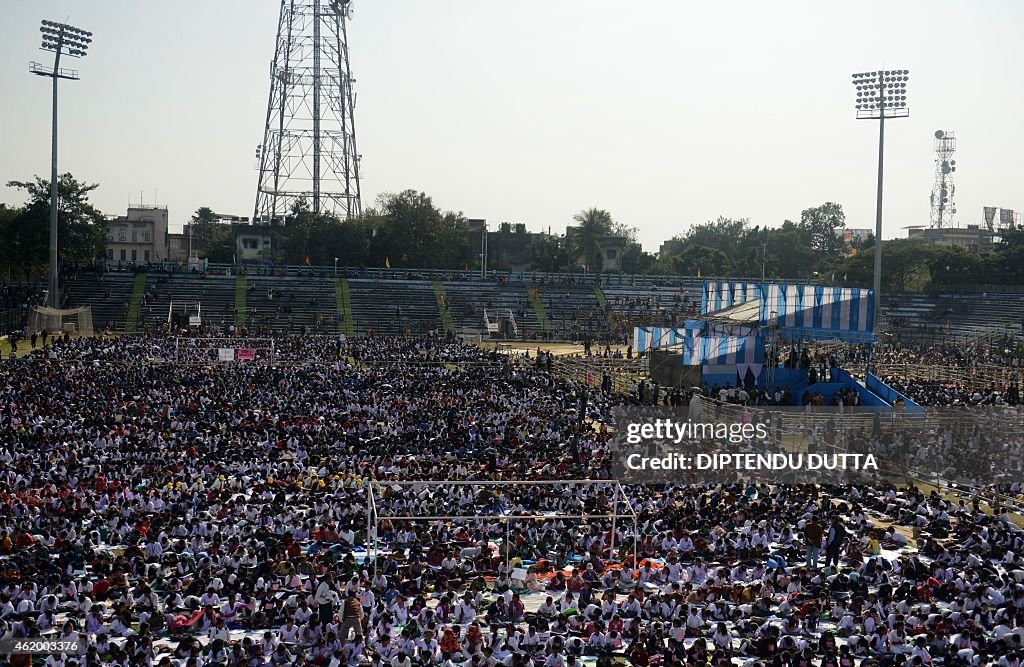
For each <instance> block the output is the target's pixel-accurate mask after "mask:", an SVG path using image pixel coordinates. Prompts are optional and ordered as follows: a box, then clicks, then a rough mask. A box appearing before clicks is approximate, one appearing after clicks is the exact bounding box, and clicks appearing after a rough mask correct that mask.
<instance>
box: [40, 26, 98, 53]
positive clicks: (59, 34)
mask: <svg viewBox="0 0 1024 667" xmlns="http://www.w3.org/2000/svg"><path fill="white" fill-rule="evenodd" d="M39 32H41V33H43V44H42V48H43V50H45V51H59V52H60V53H63V54H66V55H69V56H73V57H75V58H81V57H83V56H85V54H86V51H88V50H89V44H90V43H91V42H92V33H91V32H89V31H88V30H82V29H81V28H76V27H75V26H72V25H68V24H66V23H54V22H53V21H43V23H42V25H41V26H40V27H39Z"/></svg>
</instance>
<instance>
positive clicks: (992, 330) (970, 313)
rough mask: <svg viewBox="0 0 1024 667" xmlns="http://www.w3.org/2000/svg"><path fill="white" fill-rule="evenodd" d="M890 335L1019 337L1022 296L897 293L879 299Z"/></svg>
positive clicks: (1023, 319)
mask: <svg viewBox="0 0 1024 667" xmlns="http://www.w3.org/2000/svg"><path fill="white" fill-rule="evenodd" d="M882 303H883V306H882V315H883V318H884V320H883V321H884V322H885V325H886V330H887V331H889V332H891V333H899V334H903V335H909V336H915V337H918V338H923V339H936V340H937V339H950V338H956V339H980V338H985V337H989V336H1013V337H1018V338H1020V337H1021V333H1022V325H1024V293H1019V292H925V293H917V292H897V293H892V294H888V295H883V297H882Z"/></svg>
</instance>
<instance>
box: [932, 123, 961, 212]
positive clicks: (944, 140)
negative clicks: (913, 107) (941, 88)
mask: <svg viewBox="0 0 1024 667" xmlns="http://www.w3.org/2000/svg"><path fill="white" fill-rule="evenodd" d="M955 152H956V137H955V136H954V135H953V133H952V132H945V131H943V130H935V184H934V185H933V186H932V197H931V200H932V216H931V226H932V227H934V228H939V229H941V228H943V227H952V226H953V216H954V215H956V203H955V202H954V201H953V195H954V194H955V193H956V186H955V185H953V172H954V171H956V160H954V159H953V153H955Z"/></svg>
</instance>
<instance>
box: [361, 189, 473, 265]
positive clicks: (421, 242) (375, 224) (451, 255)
mask: <svg viewBox="0 0 1024 667" xmlns="http://www.w3.org/2000/svg"><path fill="white" fill-rule="evenodd" d="M369 223H370V225H372V227H371V228H370V234H371V236H372V238H371V239H370V261H371V262H372V263H374V264H376V265H377V266H384V264H385V261H386V260H390V262H391V266H392V267H395V268H398V267H401V268H428V269H431V268H437V269H455V268H461V267H460V264H459V260H460V259H461V258H462V257H464V256H465V254H466V248H465V246H466V234H467V232H468V223H467V222H466V218H465V216H464V215H462V213H454V212H452V211H441V210H440V209H438V208H437V207H436V206H434V203H433V201H432V200H431V198H430V197H428V196H427V195H426V194H425V193H422V192H416V191H415V190H406V191H404V192H400V193H397V194H390V193H388V194H383V195H381V196H380V197H378V200H377V216H376V217H375V218H373V219H370V220H369Z"/></svg>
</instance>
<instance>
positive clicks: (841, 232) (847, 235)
mask: <svg viewBox="0 0 1024 667" xmlns="http://www.w3.org/2000/svg"><path fill="white" fill-rule="evenodd" d="M874 235H875V230H873V229H866V228H863V227H843V228H841V229H837V230H836V236H838V237H839V238H841V239H843V241H844V242H846V243H848V244H850V245H860V244H862V243H864V242H865V241H867V240H868V239H869V238H871V237H872V236H874Z"/></svg>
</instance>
